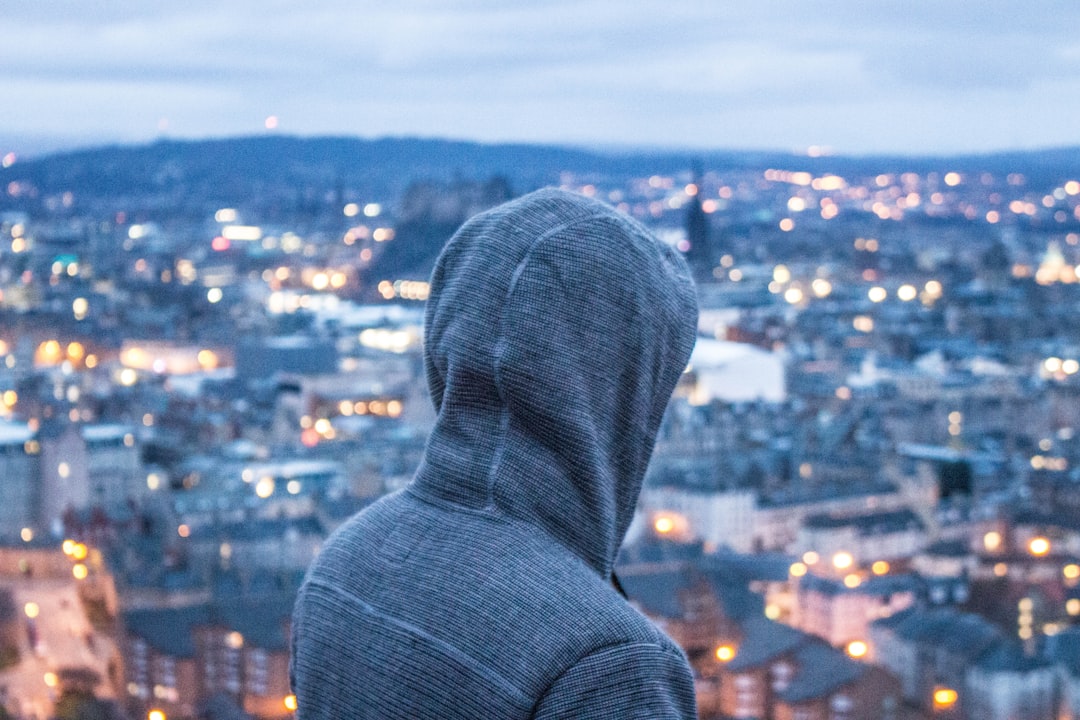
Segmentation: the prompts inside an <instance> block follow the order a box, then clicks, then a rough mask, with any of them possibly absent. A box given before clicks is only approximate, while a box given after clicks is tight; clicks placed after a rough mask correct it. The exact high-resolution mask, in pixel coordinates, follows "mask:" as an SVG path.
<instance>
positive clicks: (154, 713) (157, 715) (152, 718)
mask: <svg viewBox="0 0 1080 720" xmlns="http://www.w3.org/2000/svg"><path fill="white" fill-rule="evenodd" d="M146 720H166V718H165V713H163V712H162V711H160V710H151V711H150V712H148V713H146Z"/></svg>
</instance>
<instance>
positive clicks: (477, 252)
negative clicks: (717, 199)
mask: <svg viewBox="0 0 1080 720" xmlns="http://www.w3.org/2000/svg"><path fill="white" fill-rule="evenodd" d="M696 322H697V304H696V299H695V293H694V288H693V283H692V281H691V279H690V273H689V271H688V269H687V266H686V263H685V262H684V261H683V259H682V258H681V256H680V255H679V253H678V252H677V251H676V250H674V249H672V248H671V247H669V246H667V245H665V244H664V243H662V242H660V241H659V240H657V239H656V238H655V237H654V236H653V235H652V234H650V233H649V232H648V231H647V230H646V229H645V228H644V227H642V226H641V225H640V224H638V223H637V222H635V221H634V220H632V219H631V218H628V217H626V216H625V215H622V214H620V213H618V212H616V211H615V210H614V209H612V208H610V207H609V206H607V205H605V204H603V203H601V202H598V201H596V200H591V199H589V198H586V197H583V196H581V195H577V194H574V193H570V192H566V191H562V190H555V189H546V190H540V191H537V192H534V193H531V194H529V195H526V196H524V197H521V198H518V199H517V200H513V201H511V202H509V203H506V204H504V205H501V206H499V207H496V208H494V209H492V210H489V211H487V212H485V213H482V214H480V215H477V216H475V217H473V218H472V219H470V220H469V221H467V222H466V223H465V224H464V225H463V226H462V227H461V228H460V229H459V230H458V231H457V233H456V234H455V235H454V237H453V238H451V239H450V241H449V242H448V243H447V245H446V247H445V248H444V249H443V251H442V254H441V255H440V256H439V259H438V262H437V264H436V267H435V270H434V272H433V274H432V278H431V295H430V299H429V300H428V304H427V310H426V318H425V330H424V338H425V345H424V363H425V371H426V375H427V381H428V385H429V390H430V393H431V397H432V400H433V401H434V403H435V408H436V410H437V413H438V415H437V419H436V422H435V426H434V428H433V430H432V433H431V436H430V438H429V439H428V443H427V446H426V448H425V452H424V457H423V460H422V461H421V464H420V467H419V469H418V470H417V472H416V475H415V477H414V478H413V480H412V481H411V483H410V484H409V485H408V486H407V487H406V488H405V489H404V490H402V491H399V492H397V493H394V494H391V495H388V496H386V497H385V498H382V499H381V500H379V501H378V502H376V503H375V504H373V505H371V506H370V507H368V508H367V509H365V510H364V511H362V512H361V513H359V514H358V515H356V516H355V517H353V518H351V519H350V520H349V521H347V522H346V523H345V524H343V525H342V526H341V527H340V528H339V529H338V530H337V531H335V532H334V533H333V535H331V537H330V538H329V539H328V540H327V542H326V544H325V545H324V546H323V548H322V550H321V552H320V554H319V556H318V558H317V559H316V561H315V563H314V565H313V566H312V567H311V569H310V570H309V572H308V575H307V578H306V580H305V582H304V585H303V587H302V588H301V590H300V593H299V596H298V599H297V603H296V607H295V610H294V615H293V625H292V633H293V637H292V650H291V652H292V657H291V666H290V673H291V680H292V683H293V690H294V692H295V694H296V698H297V705H298V709H297V716H298V717H299V718H300V720H315V719H317V718H335V719H339V720H340V719H344V718H416V719H427V718H432V719H434V718H438V719H439V720H455V719H457V718H461V719H465V718H493V719H498V718H534V719H537V720H540V719H546V718H575V719H579V720H580V719H602V718H612V719H613V720H614V719H616V718H617V719H619V720H626V719H627V718H678V719H685V718H695V717H696V705H695V699H694V685H693V677H692V675H691V671H690V668H689V665H688V664H687V661H686V658H685V656H684V655H683V653H682V651H681V650H680V649H679V648H678V647H677V646H676V645H675V643H674V642H672V641H671V640H670V639H669V638H668V637H667V636H666V635H665V634H664V633H663V632H661V631H660V630H659V629H658V628H657V627H656V626H655V625H653V624H652V623H651V622H650V621H649V620H648V619H647V618H645V617H644V616H643V615H642V614H641V613H639V612H638V611H637V610H635V609H634V608H633V607H631V606H630V604H629V603H628V602H627V601H626V600H625V599H624V598H623V597H622V596H621V594H620V592H618V591H617V589H616V586H615V585H616V583H615V581H614V575H613V571H612V566H613V564H614V561H615V556H616V553H617V552H618V550H619V546H620V544H621V543H622V540H623V537H624V535H625V533H626V530H627V527H628V526H629V524H630V520H631V518H632V516H633V514H634V507H635V505H636V503H637V498H638V494H639V492H640V489H641V482H642V478H643V476H644V473H645V469H646V466H647V465H648V462H649V458H650V456H651V454H652V450H653V445H654V442H655V439H656V434H657V432H658V429H659V425H660V420H661V417H662V415H663V413H664V408H665V407H666V405H667V401H668V398H669V397H670V395H671V392H672V390H673V389H674V387H675V384H676V382H677V381H678V378H679V376H680V374H681V373H682V372H683V370H684V369H685V367H686V363H687V360H688V359H689V357H690V351H691V350H692V348H693V344H694V338H695V334H696Z"/></svg>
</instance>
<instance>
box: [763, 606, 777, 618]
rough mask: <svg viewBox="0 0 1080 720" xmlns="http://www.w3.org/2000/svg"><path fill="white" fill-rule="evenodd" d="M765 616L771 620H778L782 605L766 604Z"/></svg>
mask: <svg viewBox="0 0 1080 720" xmlns="http://www.w3.org/2000/svg"><path fill="white" fill-rule="evenodd" d="M765 617H767V618H769V619H770V620H778V619H779V618H780V606H779V605H774V604H773V603H769V604H768V605H766V606H765Z"/></svg>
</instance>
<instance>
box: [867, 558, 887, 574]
mask: <svg viewBox="0 0 1080 720" xmlns="http://www.w3.org/2000/svg"><path fill="white" fill-rule="evenodd" d="M870 571H871V572H873V573H874V574H875V575H885V574H887V573H888V572H889V563H887V562H885V561H884V560H878V561H877V562H876V563H874V564H873V565H871V566H870Z"/></svg>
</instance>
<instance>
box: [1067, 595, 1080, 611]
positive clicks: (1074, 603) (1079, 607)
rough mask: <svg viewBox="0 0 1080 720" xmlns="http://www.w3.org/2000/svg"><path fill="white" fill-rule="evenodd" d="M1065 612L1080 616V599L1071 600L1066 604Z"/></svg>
mask: <svg viewBox="0 0 1080 720" xmlns="http://www.w3.org/2000/svg"><path fill="white" fill-rule="evenodd" d="M1065 612H1067V613H1069V614H1070V615H1080V599H1077V598H1069V599H1068V600H1067V601H1066V602H1065Z"/></svg>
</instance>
